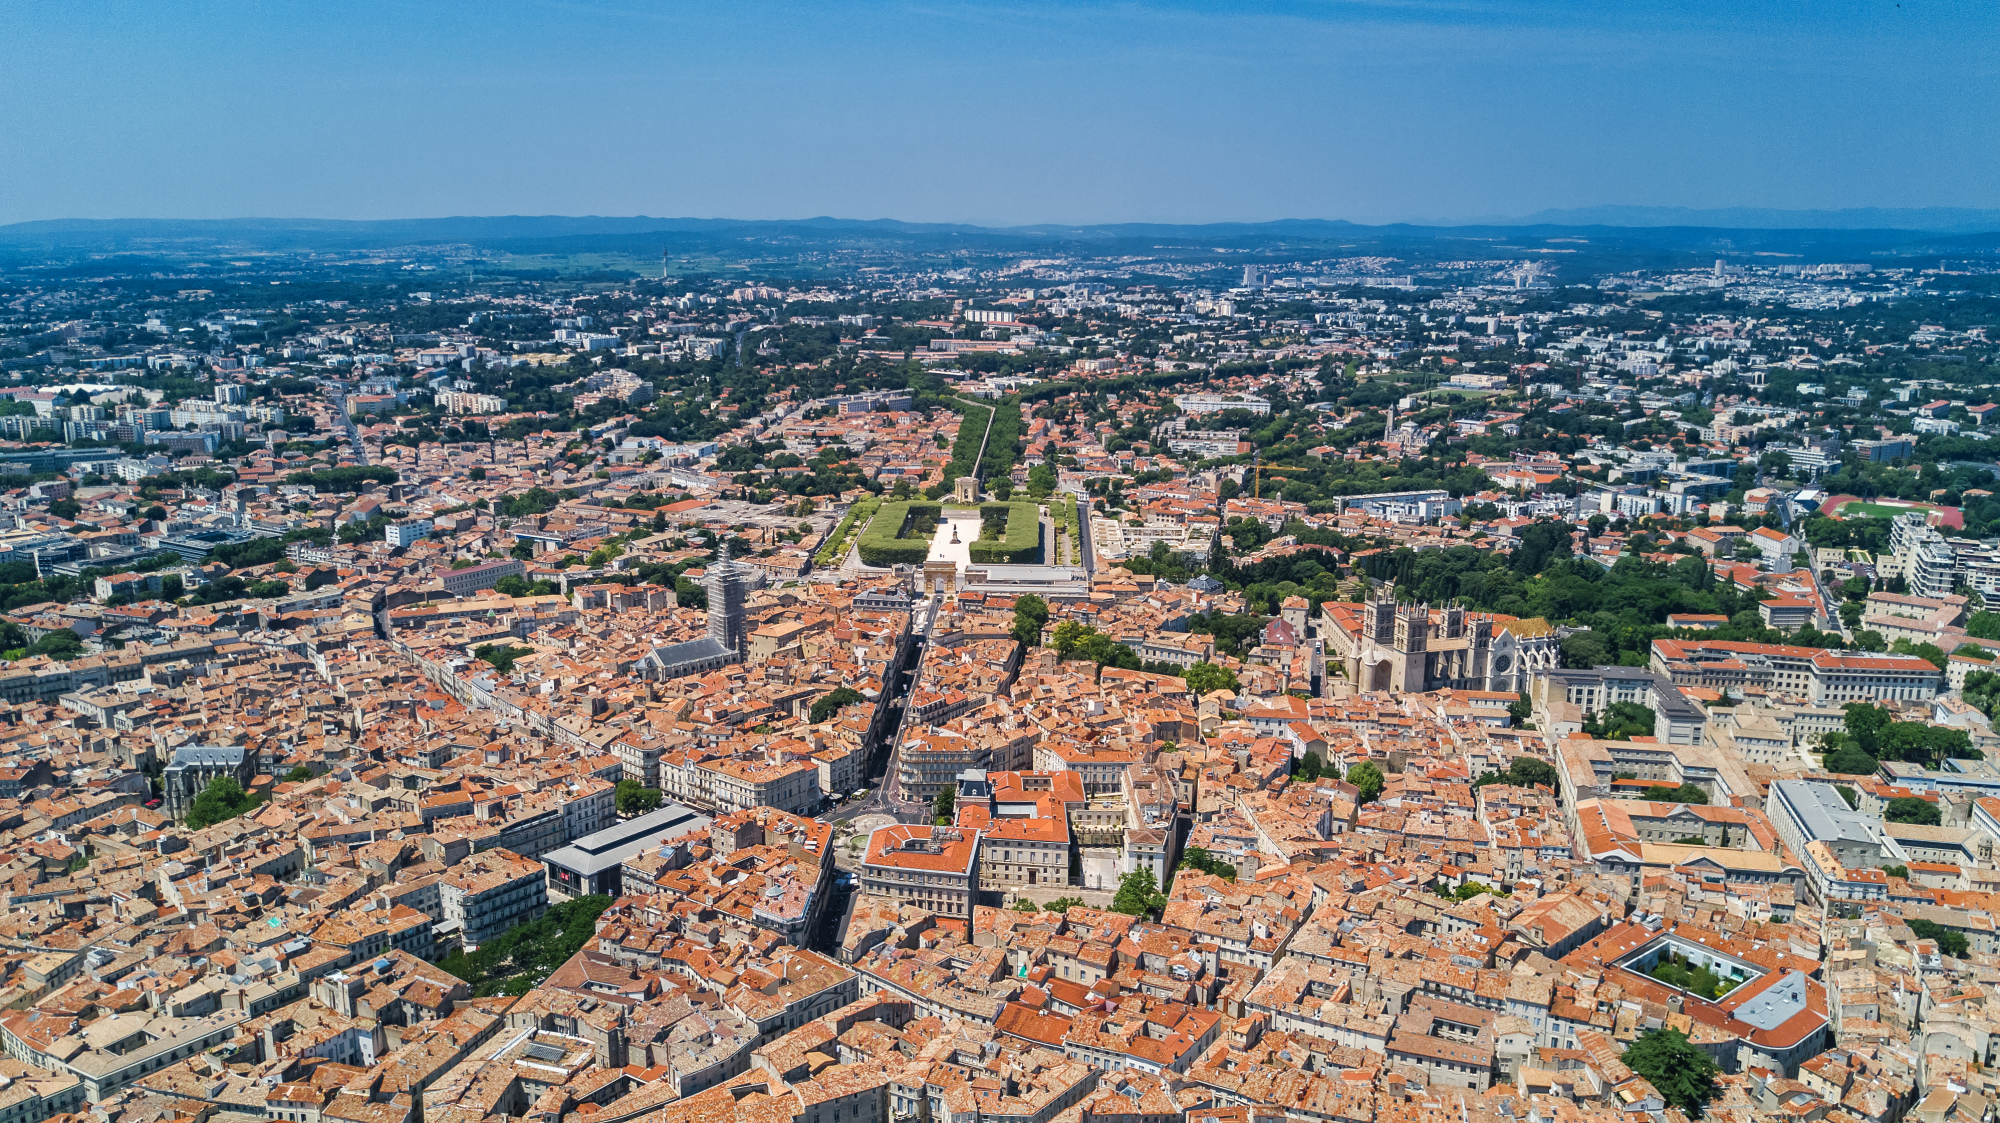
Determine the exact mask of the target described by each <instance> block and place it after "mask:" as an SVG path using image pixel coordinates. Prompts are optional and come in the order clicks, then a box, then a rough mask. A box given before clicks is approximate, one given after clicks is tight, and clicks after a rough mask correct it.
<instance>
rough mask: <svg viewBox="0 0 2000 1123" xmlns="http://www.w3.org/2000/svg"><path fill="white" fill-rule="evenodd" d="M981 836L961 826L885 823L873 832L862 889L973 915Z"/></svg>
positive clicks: (942, 912)
mask: <svg viewBox="0 0 2000 1123" xmlns="http://www.w3.org/2000/svg"><path fill="white" fill-rule="evenodd" d="M980 837H981V836H980V832H978V831H976V830H966V829H964V828H961V827H926V826H921V825H918V826H911V825H907V824H897V825H896V826H892V827H882V828H880V829H878V830H876V831H875V832H874V833H873V834H871V835H869V836H868V853H867V856H866V857H865V858H864V859H862V863H861V891H862V892H863V893H871V894H874V895H875V896H879V897H887V898H889V899H890V900H892V901H895V902H896V903H898V904H911V905H916V906H917V907H919V908H924V909H928V910H930V911H931V912H934V913H937V914H938V915H940V916H956V917H965V918H970V917H971V916H972V901H973V897H972V894H973V891H974V890H975V889H976V888H977V887H978V870H979V843H980Z"/></svg>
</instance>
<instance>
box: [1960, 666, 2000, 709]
mask: <svg viewBox="0 0 2000 1123" xmlns="http://www.w3.org/2000/svg"><path fill="white" fill-rule="evenodd" d="M1962 694H1963V696H1964V698H1965V703H1966V705H1969V706H1972V707H1974V708H1976V709H1978V710H1979V712H1980V713H1983V714H1985V715H1986V716H1988V717H1992V716H1993V709H1994V705H1995V703H1996V701H2000V674H1995V673H1993V672H1992V671H1973V672H1971V673H1970V674H1967V675H1966V676H1965V689H1964V691H1962Z"/></svg>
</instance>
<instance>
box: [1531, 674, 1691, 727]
mask: <svg viewBox="0 0 2000 1123" xmlns="http://www.w3.org/2000/svg"><path fill="white" fill-rule="evenodd" d="M1532 693H1533V699H1534V701H1535V704H1536V709H1538V710H1546V709H1547V708H1548V706H1547V704H1548V703H1549V702H1551V701H1555V700H1561V701H1564V702H1568V703H1570V704H1572V705H1575V706H1578V707H1581V708H1582V710H1583V711H1584V713H1586V714H1601V713H1603V712H1604V711H1606V710H1608V709H1610V708H1611V707H1612V705H1614V704H1615V703H1618V702H1631V703H1633V704H1635V705H1640V706H1644V707H1645V708H1647V709H1649V710H1651V711H1653V715H1654V725H1653V735H1654V736H1655V737H1657V738H1659V739H1660V740H1661V741H1664V742H1666V743H1667V744H1670V745H1699V744H1701V741H1702V733H1703V731H1704V730H1706V729H1707V727H1708V715H1707V714H1705V713H1703V712H1702V709H1701V707H1700V706H1697V705H1695V704H1694V703H1693V702H1690V701H1688V699H1687V696H1686V695H1684V694H1682V693H1681V692H1680V689H1679V688H1678V687H1676V686H1675V685H1674V684H1673V682H1672V681H1671V680H1669V679H1668V678H1667V677H1666V676H1665V675H1661V674H1658V673H1655V672H1653V671H1649V670H1646V669H1645V668H1643V667H1596V668H1593V669H1591V670H1588V671H1546V672H1544V673H1542V674H1541V675H1539V676H1537V677H1536V679H1535V685H1534V690H1533V692H1532Z"/></svg>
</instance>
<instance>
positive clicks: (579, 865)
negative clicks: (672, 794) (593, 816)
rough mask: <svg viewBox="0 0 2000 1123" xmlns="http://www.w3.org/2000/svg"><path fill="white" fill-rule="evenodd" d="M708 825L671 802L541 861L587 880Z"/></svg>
mask: <svg viewBox="0 0 2000 1123" xmlns="http://www.w3.org/2000/svg"><path fill="white" fill-rule="evenodd" d="M710 642H711V643H712V642H714V641H712V640H711V641H710ZM708 824H709V817H708V816H707V815H704V814H702V813H701V812H699V811H696V810H694V809H693V808H690V807H683V806H681V805H680V804H678V803H669V804H667V805H666V806H665V807H662V808H660V809H659V810H658V811H649V812H647V813H646V814H644V815H641V816H639V817H638V818H636V819H628V820H626V821H625V822H622V823H619V824H618V825H617V826H613V827H606V828H604V829H603V830H601V831H596V832H594V833H592V834H587V835H584V836H583V837H582V838H579V839H577V840H576V841H575V842H572V843H570V844H569V845H568V846H565V847H562V848H561V849H559V850H551V851H549V852H548V853H546V854H544V855H542V861H544V862H546V863H548V864H549V865H552V866H561V867H562V868H563V869H566V870H569V871H571V872H573V873H578V874H582V875H584V876H586V877H588V876H590V875H591V874H595V873H598V872H601V871H603V870H608V869H610V868H611V867H613V866H616V865H619V864H620V863H622V862H624V861H625V859H627V858H630V857H633V856H634V855H636V854H638V853H640V852H641V851H643V850H645V849H646V848H647V847H648V846H652V845H655V844H657V843H658V842H659V841H660V840H661V839H663V838H667V837H669V836H672V835H678V834H683V833H685V832H687V831H695V830H705V829H707V827H708Z"/></svg>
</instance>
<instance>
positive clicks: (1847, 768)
mask: <svg viewBox="0 0 2000 1123" xmlns="http://www.w3.org/2000/svg"><path fill="white" fill-rule="evenodd" d="M1823 759H1824V761H1825V765H1826V770H1827V771H1828V772H1833V773H1837V774H1839V775H1842V776H1868V775H1872V774H1873V773H1874V771H1875V770H1876V769H1877V768H1879V767H1881V763H1880V762H1879V761H1877V760H1876V759H1875V758H1874V757H1872V756H1869V755H1868V754H1867V753H1864V752H1862V751H1861V746H1860V745H1857V744H1855V743H1854V742H1853V740H1852V739H1851V738H1849V739H1847V740H1845V741H1843V742H1842V744H1841V745H1840V747H1839V748H1836V749H1834V750H1832V751H1830V752H1828V753H1827V754H1826V756H1825V757H1824V758H1823Z"/></svg>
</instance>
